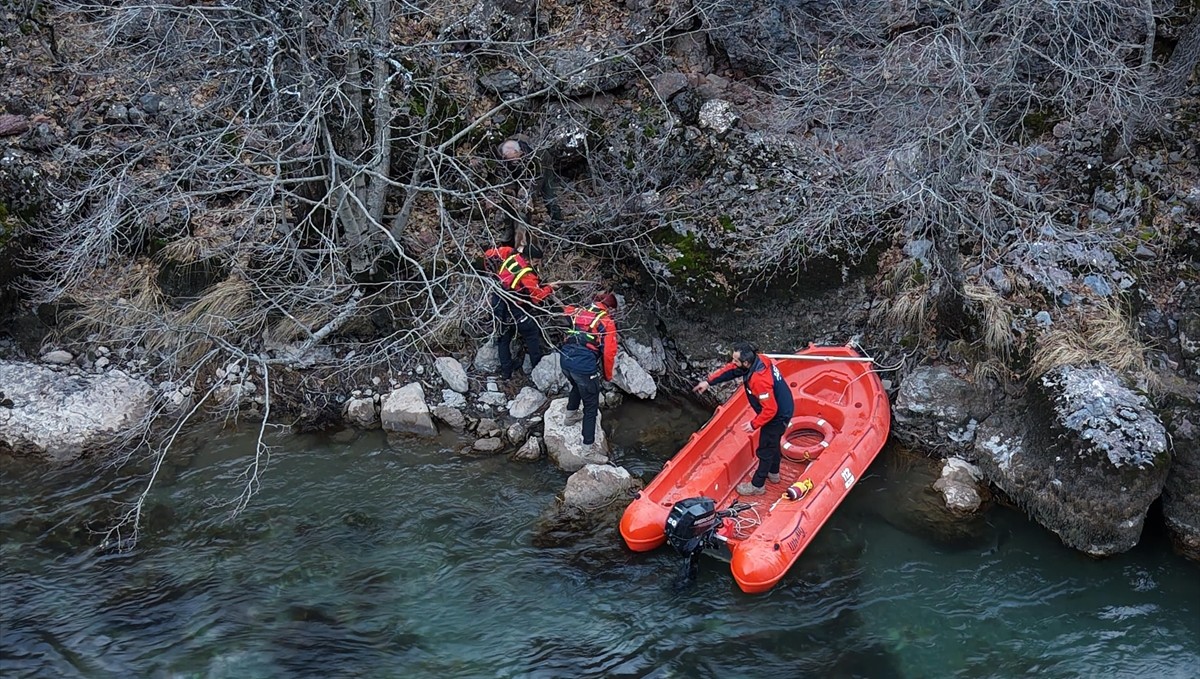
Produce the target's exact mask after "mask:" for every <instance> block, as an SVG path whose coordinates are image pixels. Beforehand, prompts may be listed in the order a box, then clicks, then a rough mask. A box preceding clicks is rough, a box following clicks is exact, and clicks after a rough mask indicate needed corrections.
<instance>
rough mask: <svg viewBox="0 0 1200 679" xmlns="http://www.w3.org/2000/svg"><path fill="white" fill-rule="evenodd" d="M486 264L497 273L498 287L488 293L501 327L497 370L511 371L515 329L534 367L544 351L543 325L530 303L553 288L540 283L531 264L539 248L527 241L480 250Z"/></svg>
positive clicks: (506, 373)
mask: <svg viewBox="0 0 1200 679" xmlns="http://www.w3.org/2000/svg"><path fill="white" fill-rule="evenodd" d="M483 256H484V259H485V260H486V261H487V263H488V268H489V269H490V270H491V271H492V272H493V273H495V274H496V279H497V280H498V281H499V282H500V288H501V290H500V291H499V292H496V291H493V292H492V295H491V306H492V314H493V315H494V316H495V319H496V325H497V326H498V327H499V329H500V336H499V338H497V340H496V349H497V351H496V353H497V354H498V355H499V358H500V373H501V376H502V377H504V379H506V380H507V379H511V378H512V374H513V367H514V366H513V359H512V346H511V344H512V340H513V337H515V336H516V334H517V333H518V332H520V333H521V338H522V339H523V340H525V351H526V352H527V353H528V354H529V363H530V364H531V366H532V367H537V364H538V362H539V361H541V360H542V356H543V355H544V354H545V352H544V351H543V350H542V328H541V326H540V325H538V322H537V320H535V319H534V318H533V307H534V306H535V305H537V304H541V303H542V302H543V301H544V300H545V299H546V298H547V297H549V296H550V294H551V293H553V292H554V286H553V284H547V285H542V283H541V281H539V280H538V275H537V272H536V271H534V267H535V266H536V265H538V264H540V263H541V260H542V251H541V248H539V247H538V246H536V245H533V244H528V245H522V246H520V247H517V248H511V247H508V246H507V245H504V246H500V247H496V248H492V249H490V250H488V251H487V252H484V253H483Z"/></svg>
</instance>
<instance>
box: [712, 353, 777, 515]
mask: <svg viewBox="0 0 1200 679" xmlns="http://www.w3.org/2000/svg"><path fill="white" fill-rule="evenodd" d="M730 358H731V359H732V360H731V361H730V362H729V363H727V364H725V365H724V366H722V367H721V368H719V369H717V370H716V371H714V372H713V373H712V374H711V375H709V376H708V378H707V379H703V380H700V381H699V382H698V383H696V386H695V387H693V388H692V391H694V392H696V393H697V394H703V393H704V392H706V391H708V388H709V387H710V386H712V385H714V384H720V383H722V382H728V381H729V380H734V379H737V378H739V377H740V378H742V388H743V390H744V391H745V393H746V400H748V401H750V407H751V408H753V409H754V412H755V417H754V419H752V420H750V421H749V422H746V423H745V424H743V425H742V431H745V432H747V433H752V432H753V431H754V430H755V429H760V430H761V431H760V433H759V435H758V448H757V449H756V450H755V455H756V456H757V457H758V468H757V469H755V470H754V477H753V478H751V479H750V483H740V484H738V487H737V492H738V493H739V494H740V495H762V494H763V493H765V492H766V488H764V486H766V485H767V480H768V479H769V480H770V481H771V482H772V483H778V482H779V463H780V461H781V457H782V455H783V454H782V451H781V450H780V446H781V444H782V443H783V432H784V430H786V429H787V426H788V423H789V422H791V420H792V415H793V414H794V412H795V403H794V401H793V400H792V390H791V389H790V388H788V385H787V382H786V381H784V379H783V375H781V374H780V373H779V368H778V367H776V366H775V364H774V363H773V362H771V359H769V358H767V357H766V356H763V355H761V354H759V353H758V350H757V349H755V348H754V345H752V344H750V343H748V342H739V343H737V344H735V345H733V351H732V352H731V356H730Z"/></svg>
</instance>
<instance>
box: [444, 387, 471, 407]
mask: <svg viewBox="0 0 1200 679" xmlns="http://www.w3.org/2000/svg"><path fill="white" fill-rule="evenodd" d="M442 405H447V406H450V407H451V408H466V407H467V397H466V396H463V395H462V394H460V393H458V392H457V391H454V390H453V389H443V390H442Z"/></svg>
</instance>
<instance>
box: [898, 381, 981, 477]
mask: <svg viewBox="0 0 1200 679" xmlns="http://www.w3.org/2000/svg"><path fill="white" fill-rule="evenodd" d="M989 412H990V400H989V399H988V398H987V396H986V394H985V393H984V392H983V391H982V390H980V389H978V388H976V387H975V385H973V384H971V383H970V382H967V381H966V380H964V379H962V378H960V377H958V376H957V375H955V374H954V373H953V372H951V370H950V369H949V368H946V367H944V366H924V367H920V368H917V369H916V370H913V371H912V372H911V373H909V375H908V376H906V377H905V378H904V383H903V384H901V385H900V393H899V395H897V396H896V402H895V405H894V407H893V408H892V436H894V437H895V438H896V440H897V441H899V442H901V443H903V444H904V445H906V446H908V447H910V448H914V449H917V450H922V451H926V452H931V453H934V454H936V455H937V456H938V457H952V456H956V455H957V456H960V457H964V456H969V455H970V450H971V447H972V445H973V444H974V440H975V428H976V427H978V426H979V423H980V422H981V421H982V420H983V419H984V418H986V417H987V416H988V413H989Z"/></svg>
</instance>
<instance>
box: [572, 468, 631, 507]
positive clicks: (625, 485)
mask: <svg viewBox="0 0 1200 679" xmlns="http://www.w3.org/2000/svg"><path fill="white" fill-rule="evenodd" d="M639 487H641V482H640V481H639V480H638V479H635V478H634V477H633V476H631V475H630V474H629V472H628V471H627V470H626V469H625V468H624V467H614V466H612V465H607V464H605V465H600V464H588V465H585V466H584V467H583V468H582V469H580V470H579V471H577V472H575V473H574V474H571V477H570V478H568V479H567V487H566V488H565V489H564V490H563V504H564V505H566V506H568V507H578V508H580V509H584V510H588V511H593V510H596V509H601V508H604V507H607V506H609V505H611V504H613V503H614V502H616V501H617V500H619V499H621V498H626V499H627V498H628V497H629V494H630V491H632V490H634V489H635V488H639ZM625 504H628V502H626V503H625Z"/></svg>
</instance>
